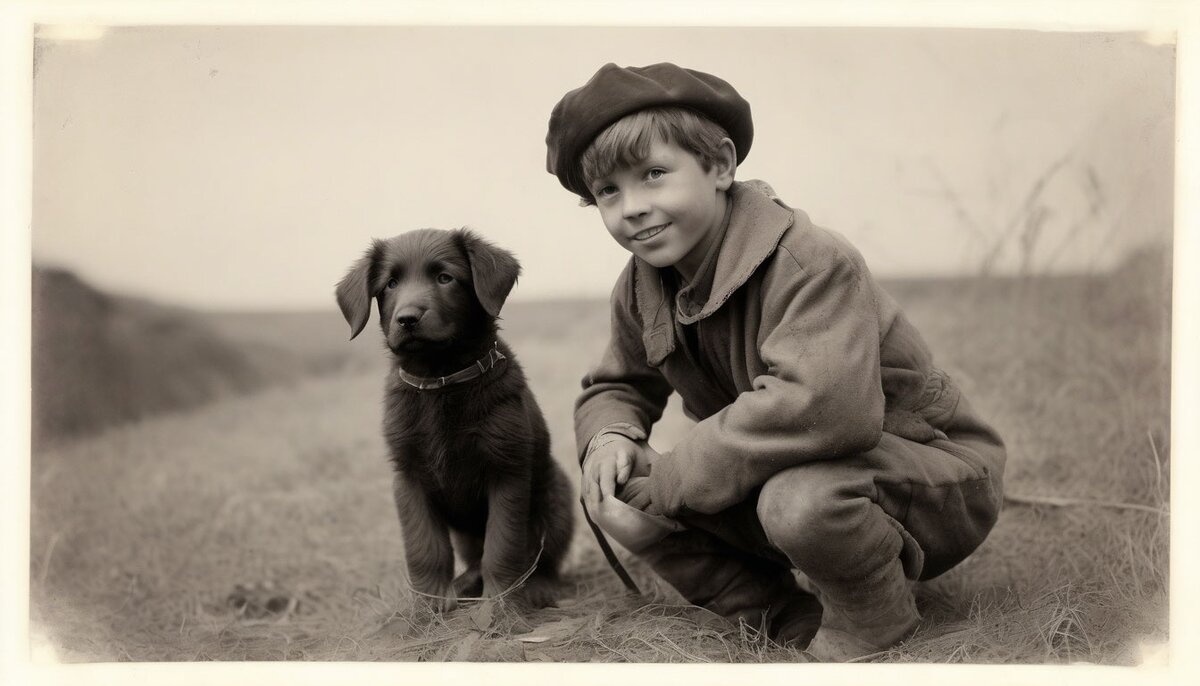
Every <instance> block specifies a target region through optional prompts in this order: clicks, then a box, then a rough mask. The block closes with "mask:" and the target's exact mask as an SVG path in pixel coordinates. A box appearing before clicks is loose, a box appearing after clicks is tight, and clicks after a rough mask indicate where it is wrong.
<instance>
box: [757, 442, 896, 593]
mask: <svg viewBox="0 0 1200 686" xmlns="http://www.w3.org/2000/svg"><path fill="white" fill-rule="evenodd" d="M867 488H868V486H867V485H865V484H863V483H860V482H859V481H858V480H856V479H853V478H847V477H846V475H845V474H842V473H841V472H840V471H838V470H836V469H834V470H830V469H825V468H823V467H822V465H821V464H819V463H814V464H812V465H801V466H799V467H794V468H792V469H787V470H784V471H783V472H780V473H779V474H776V475H775V476H774V477H772V478H771V479H770V480H768V481H767V482H766V483H765V484H764V485H763V488H762V491H761V492H760V494H759V499H758V506H757V514H758V518H759V522H760V523H761V524H762V527H763V531H764V533H766V536H767V540H768V541H769V542H770V543H771V545H772V546H774V547H775V548H777V549H778V550H780V551H781V552H783V553H784V554H785V555H786V556H787V557H788V559H789V560H791V562H792V564H793V565H795V567H796V568H798V569H800V570H801V571H802V572H804V573H805V574H807V575H808V576H810V577H813V578H817V577H819V578H851V577H855V576H859V575H861V574H865V573H867V572H869V571H870V570H872V569H874V568H875V567H878V566H879V565H880V564H882V563H883V562H885V561H886V560H888V559H890V558H892V557H895V556H896V555H897V554H899V552H900V548H901V546H902V541H901V537H900V535H899V534H898V533H897V531H896V527H894V526H893V525H892V523H890V522H888V521H887V519H888V518H887V517H886V516H884V514H885V513H884V512H883V511H882V510H881V509H880V508H879V506H878V505H876V504H875V503H874V502H872V501H871V499H870V498H869V497H867V494H866V493H865V492H864V489H867Z"/></svg>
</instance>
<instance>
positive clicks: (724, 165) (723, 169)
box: [713, 138, 737, 191]
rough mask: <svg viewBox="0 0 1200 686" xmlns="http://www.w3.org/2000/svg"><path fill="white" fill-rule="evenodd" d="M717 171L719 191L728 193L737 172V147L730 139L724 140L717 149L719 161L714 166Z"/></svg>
mask: <svg viewBox="0 0 1200 686" xmlns="http://www.w3.org/2000/svg"><path fill="white" fill-rule="evenodd" d="M713 166H714V167H715V168H716V170H717V190H720V191H727V190H729V187H730V186H732V185H733V176H734V173H735V172H737V147H736V146H734V144H733V141H732V140H730V139H728V138H722V139H721V143H720V145H719V146H718V147H717V160H716V163H715V164H714V165H713Z"/></svg>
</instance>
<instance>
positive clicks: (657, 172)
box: [646, 167, 667, 180]
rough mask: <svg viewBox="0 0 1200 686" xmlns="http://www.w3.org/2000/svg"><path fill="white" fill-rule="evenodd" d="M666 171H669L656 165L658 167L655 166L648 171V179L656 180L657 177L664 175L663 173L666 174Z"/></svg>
mask: <svg viewBox="0 0 1200 686" xmlns="http://www.w3.org/2000/svg"><path fill="white" fill-rule="evenodd" d="M666 173H667V172H666V171H665V170H663V169H658V168H657V167H656V168H654V169H651V170H650V171H648V172H646V178H648V179H651V180H654V179H657V178H660V177H662V175H663V174H666Z"/></svg>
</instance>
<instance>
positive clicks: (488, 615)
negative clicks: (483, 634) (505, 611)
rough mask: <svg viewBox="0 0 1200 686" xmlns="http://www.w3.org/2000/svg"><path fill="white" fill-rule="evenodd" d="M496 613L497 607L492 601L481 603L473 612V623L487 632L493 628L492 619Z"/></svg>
mask: <svg viewBox="0 0 1200 686" xmlns="http://www.w3.org/2000/svg"><path fill="white" fill-rule="evenodd" d="M495 612H496V606H495V604H494V603H492V602H491V601H490V600H489V601H488V602H485V603H480V604H479V606H478V607H476V608H475V609H474V610H471V623H472V624H474V625H475V628H477V629H479V630H480V631H487V630H488V628H489V627H491V626H492V619H493V617H494V615H495Z"/></svg>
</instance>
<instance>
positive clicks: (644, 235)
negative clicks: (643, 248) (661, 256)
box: [633, 222, 671, 241]
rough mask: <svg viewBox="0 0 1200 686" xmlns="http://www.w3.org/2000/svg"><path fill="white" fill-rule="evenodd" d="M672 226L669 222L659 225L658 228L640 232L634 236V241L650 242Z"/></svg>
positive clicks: (652, 227)
mask: <svg viewBox="0 0 1200 686" xmlns="http://www.w3.org/2000/svg"><path fill="white" fill-rule="evenodd" d="M670 225H671V224H670V222H668V223H666V224H659V225H658V226H651V227H650V228H648V229H643V230H641V231H638V232H637V233H635V234H633V240H635V241H644V240H648V239H650V238H654V237H655V236H657V235H658V234H660V233H662V232H663V231H665V230H666V228H667V227H668V226H670Z"/></svg>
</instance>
